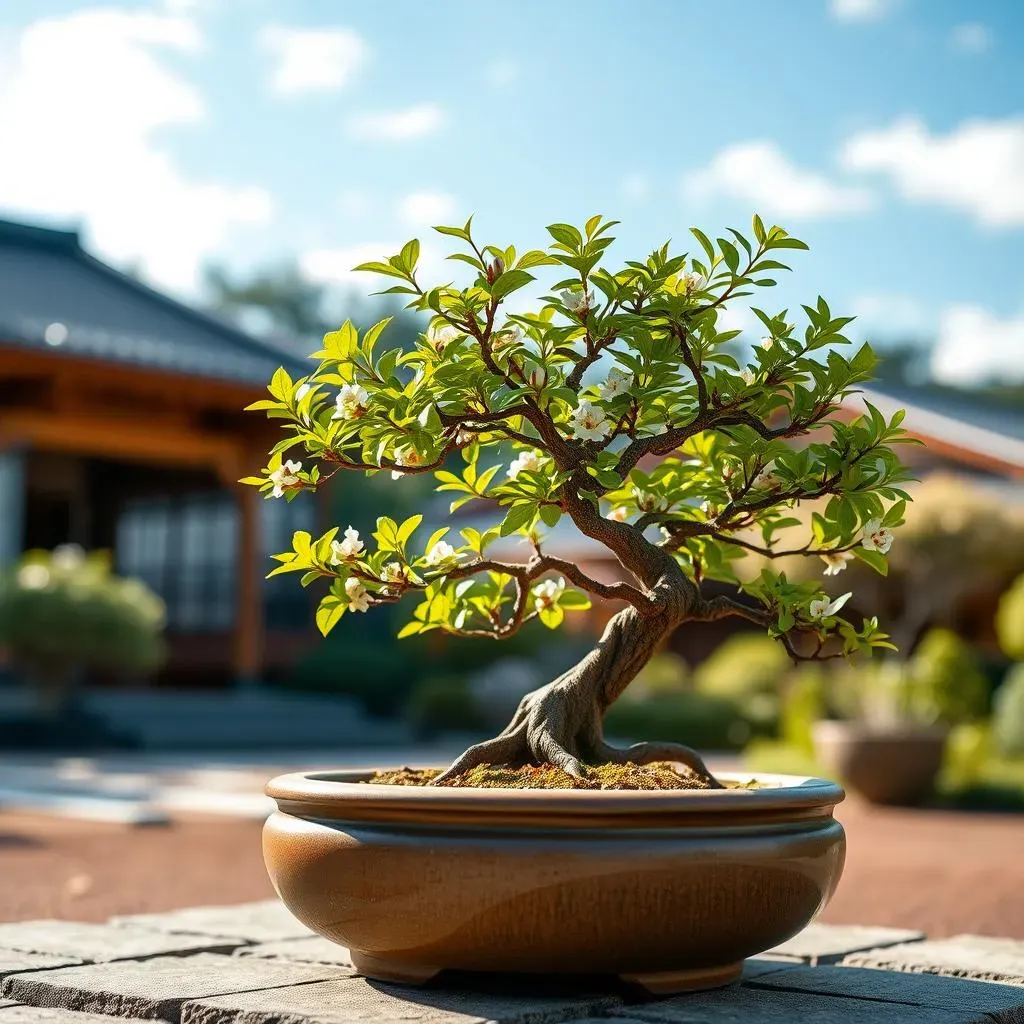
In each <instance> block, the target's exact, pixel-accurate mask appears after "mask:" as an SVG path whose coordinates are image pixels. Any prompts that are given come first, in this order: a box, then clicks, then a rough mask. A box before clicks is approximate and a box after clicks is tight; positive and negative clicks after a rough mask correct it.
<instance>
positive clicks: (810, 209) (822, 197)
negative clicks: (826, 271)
mask: <svg viewBox="0 0 1024 1024" xmlns="http://www.w3.org/2000/svg"><path fill="white" fill-rule="evenodd" d="M684 188H685V191H686V192H687V193H688V194H689V196H690V197H692V198H695V199H702V198H707V197H710V196H728V197H731V198H735V199H742V200H744V201H746V202H749V203H751V204H752V205H753V206H754V207H756V208H757V210H758V211H759V212H760V213H763V214H768V215H773V216H774V215H778V216H780V217H792V218H801V217H804V218H813V217H825V216H829V215H832V214H844V213H857V212H860V211H862V210H869V209H871V208H872V207H873V206H874V197H873V196H872V195H871V193H870V192H868V191H867V190H866V189H864V188H861V187H856V186H852V185H843V184H839V183H837V182H833V181H830V180H829V179H828V178H827V177H825V176H824V175H822V174H819V173H817V172H815V171H807V170H803V169H801V168H799V167H797V166H795V165H794V164H793V163H791V162H790V160H789V158H788V157H787V156H786V155H785V153H783V152H782V151H781V150H780V149H779V147H778V146H777V145H775V143H774V142H769V141H767V140H764V141H751V142H738V143H735V144H734V145H731V146H727V147H726V148H725V149H723V150H721V151H720V152H719V153H717V154H716V155H715V157H714V158H713V159H712V161H711V163H710V164H708V166H707V167H705V168H702V169H701V170H699V171H696V172H694V173H692V174H690V175H688V176H687V178H686V179H685V181H684Z"/></svg>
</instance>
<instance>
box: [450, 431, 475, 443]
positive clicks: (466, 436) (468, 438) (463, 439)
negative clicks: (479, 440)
mask: <svg viewBox="0 0 1024 1024" xmlns="http://www.w3.org/2000/svg"><path fill="white" fill-rule="evenodd" d="M475 440H476V433H475V432H474V431H472V430H465V429H463V428H462V427H459V432H458V433H457V434H456V435H455V443H456V444H472V443H473V442H474V441H475Z"/></svg>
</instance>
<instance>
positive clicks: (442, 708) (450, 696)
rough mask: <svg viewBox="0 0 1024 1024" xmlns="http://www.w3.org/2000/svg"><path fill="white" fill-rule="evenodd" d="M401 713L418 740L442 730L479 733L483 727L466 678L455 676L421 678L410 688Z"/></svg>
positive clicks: (442, 731) (435, 734)
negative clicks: (408, 696)
mask: <svg viewBox="0 0 1024 1024" xmlns="http://www.w3.org/2000/svg"><path fill="white" fill-rule="evenodd" d="M405 712H406V717H407V719H408V721H409V724H410V725H411V726H412V729H413V732H414V734H415V735H416V736H418V737H419V738H421V739H431V738H433V737H435V736H438V735H439V734H441V733H445V732H483V731H485V730H486V728H487V723H486V722H485V721H484V717H483V715H482V714H481V713H480V711H479V710H478V709H477V707H476V704H475V703H474V701H473V695H472V694H471V693H470V691H469V687H468V685H467V684H466V681H465V680H464V679H461V678H459V677H458V676H433V677H431V678H428V679H424V680H423V682H421V683H420V684H419V685H418V686H417V687H416V688H415V689H414V690H413V692H412V695H411V696H410V698H409V702H408V704H407V705H406V709H405Z"/></svg>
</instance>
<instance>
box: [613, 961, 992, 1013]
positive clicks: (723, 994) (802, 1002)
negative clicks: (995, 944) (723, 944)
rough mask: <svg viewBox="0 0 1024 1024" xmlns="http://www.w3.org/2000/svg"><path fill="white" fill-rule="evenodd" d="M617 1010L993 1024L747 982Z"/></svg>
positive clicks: (924, 1008) (931, 1010)
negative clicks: (758, 985) (753, 985)
mask: <svg viewBox="0 0 1024 1024" xmlns="http://www.w3.org/2000/svg"><path fill="white" fill-rule="evenodd" d="M815 970H820V968H815ZM787 973H788V972H787ZM614 1015H615V1017H616V1018H618V1020H617V1021H616V1022H615V1024H627V1021H632V1022H634V1024H992V1020H991V1018H989V1017H987V1016H986V1015H985V1014H977V1013H971V1012H969V1011H967V1012H960V1011H958V1010H937V1009H935V1008H934V1007H931V1006H908V1005H906V1004H905V1003H882V1002H876V1001H875V1000H872V999H838V998H832V997H829V996H821V995H816V994H814V993H810V992H782V991H779V992H768V991H765V990H764V989H757V988H753V987H751V988H748V987H746V986H743V987H742V988H729V989H719V990H718V991H716V992H697V993H694V994H693V995H686V996H676V997H674V998H672V999H665V1000H663V1001H661V1002H657V1003H649V1004H647V1005H646V1006H629V1007H624V1008H623V1009H622V1010H621V1011H619V1012H616V1013H615V1014H614Z"/></svg>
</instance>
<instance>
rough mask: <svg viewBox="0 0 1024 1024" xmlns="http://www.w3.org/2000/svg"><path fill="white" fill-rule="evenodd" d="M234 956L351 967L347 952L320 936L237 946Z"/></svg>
mask: <svg viewBox="0 0 1024 1024" xmlns="http://www.w3.org/2000/svg"><path fill="white" fill-rule="evenodd" d="M235 956H255V957H265V958H268V959H271V960H290V961H292V963H299V964H338V965H339V966H341V967H351V966H352V960H351V958H350V957H349V954H348V950H347V949H346V948H345V947H344V946H339V945H338V944H337V943H336V942H331V940H330V939H325V938H323V937H322V936H320V935H307V936H306V937H304V938H301V939H285V940H284V941H283V942H260V943H258V944H257V945H255V946H239V948H238V949H236V950H235Z"/></svg>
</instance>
